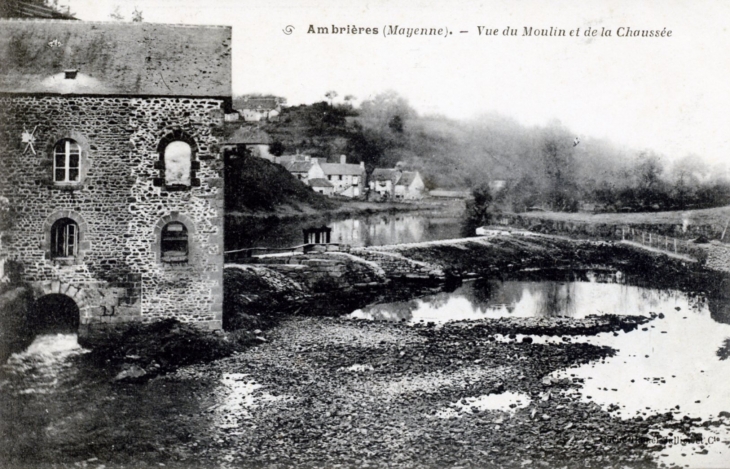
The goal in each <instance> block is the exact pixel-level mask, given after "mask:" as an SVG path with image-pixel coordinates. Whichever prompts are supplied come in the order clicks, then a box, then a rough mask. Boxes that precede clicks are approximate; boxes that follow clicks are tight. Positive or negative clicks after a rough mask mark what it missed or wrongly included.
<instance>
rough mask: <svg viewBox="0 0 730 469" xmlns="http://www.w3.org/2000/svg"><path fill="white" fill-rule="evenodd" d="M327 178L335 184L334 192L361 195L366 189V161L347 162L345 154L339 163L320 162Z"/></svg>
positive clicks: (352, 196) (351, 196)
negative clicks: (357, 162)
mask: <svg viewBox="0 0 730 469" xmlns="http://www.w3.org/2000/svg"><path fill="white" fill-rule="evenodd" d="M320 166H321V167H322V171H324V174H325V176H326V177H327V180H328V181H329V182H330V183H331V184H332V185H333V186H334V190H333V193H334V194H336V195H340V196H343V197H350V198H357V197H361V196H362V195H363V193H364V189H365V163H360V164H350V163H347V157H346V156H345V155H341V156H340V162H339V163H320Z"/></svg>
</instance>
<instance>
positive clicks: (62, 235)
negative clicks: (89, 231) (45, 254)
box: [51, 218, 79, 259]
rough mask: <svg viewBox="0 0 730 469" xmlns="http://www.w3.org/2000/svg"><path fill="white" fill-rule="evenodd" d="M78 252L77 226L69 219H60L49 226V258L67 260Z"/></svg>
mask: <svg viewBox="0 0 730 469" xmlns="http://www.w3.org/2000/svg"><path fill="white" fill-rule="evenodd" d="M78 252H79V225H77V224H76V222H75V221H73V220H71V219H70V218H61V219H60V220H58V221H56V223H54V224H53V226H51V258H52V259H69V258H73V257H76V255H77V254H78Z"/></svg>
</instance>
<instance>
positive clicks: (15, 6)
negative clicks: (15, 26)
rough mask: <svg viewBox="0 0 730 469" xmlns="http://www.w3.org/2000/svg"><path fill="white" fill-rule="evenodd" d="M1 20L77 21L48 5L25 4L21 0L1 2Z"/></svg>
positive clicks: (66, 13)
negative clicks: (45, 19) (41, 19)
mask: <svg viewBox="0 0 730 469" xmlns="http://www.w3.org/2000/svg"><path fill="white" fill-rule="evenodd" d="M0 18H24V19H27V18H47V19H62V20H75V19H77V18H75V17H74V16H73V15H72V14H70V13H68V12H63V11H60V10H57V9H55V8H53V7H49V6H46V5H39V4H37V3H31V2H23V1H20V0H3V1H2V2H0Z"/></svg>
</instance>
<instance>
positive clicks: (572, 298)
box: [350, 272, 704, 323]
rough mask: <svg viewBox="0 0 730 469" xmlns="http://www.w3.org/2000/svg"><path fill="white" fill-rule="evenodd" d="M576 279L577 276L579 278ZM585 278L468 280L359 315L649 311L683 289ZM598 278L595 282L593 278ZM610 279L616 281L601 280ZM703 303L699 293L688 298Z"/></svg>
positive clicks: (413, 318)
mask: <svg viewBox="0 0 730 469" xmlns="http://www.w3.org/2000/svg"><path fill="white" fill-rule="evenodd" d="M574 278H575V277H574ZM578 278H584V279H586V280H584V281H573V280H552V281H531V280H507V281H501V280H494V279H483V280H476V281H471V282H465V283H464V284H463V285H462V286H461V287H459V288H457V289H456V290H455V291H453V292H451V293H438V294H435V295H430V296H426V297H424V298H419V299H415V300H411V301H403V302H393V303H382V304H375V305H370V306H367V307H365V308H362V309H359V310H357V311H355V312H353V313H352V314H351V315H350V316H351V317H353V318H362V319H373V320H388V321H409V322H420V321H424V322H435V323H443V322H446V321H455V320H474V319H487V318H501V317H573V318H583V317H586V316H589V315H594V314H599V315H600V314H618V315H649V313H650V312H652V311H655V310H657V309H658V308H659V307H660V306H661V305H664V304H665V303H667V302H668V301H669V302H671V301H672V300H673V299H674V298H675V297H677V295H679V296H683V297H684V295H683V294H682V293H679V292H677V291H673V290H652V289H647V288H642V287H637V286H633V285H626V284H625V283H618V282H622V281H623V276H621V275H616V273H597V272H590V273H585V274H580V276H579V277H578ZM591 280H592V281H591ZM597 280H603V281H606V280H610V281H612V282H614V283H600V282H598V281H597ZM686 303H687V305H688V307H691V308H693V309H697V308H701V307H702V306H703V305H704V302H703V301H701V300H700V299H699V298H695V299H694V301H689V300H686Z"/></svg>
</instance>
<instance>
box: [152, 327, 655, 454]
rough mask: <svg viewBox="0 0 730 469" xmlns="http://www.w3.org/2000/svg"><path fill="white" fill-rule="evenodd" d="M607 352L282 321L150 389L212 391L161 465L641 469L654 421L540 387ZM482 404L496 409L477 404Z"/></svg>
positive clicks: (450, 332) (451, 332)
mask: <svg viewBox="0 0 730 469" xmlns="http://www.w3.org/2000/svg"><path fill="white" fill-rule="evenodd" d="M623 320H626V321H632V320H634V321H635V320H637V319H636V318H622V321H623ZM647 320H648V319H647V318H638V321H639V322H645V321H647ZM592 321H594V320H593V319H586V320H583V322H585V323H586V324H584V325H585V326H588V325H589V323H591V322H592ZM599 321H600V320H599ZM622 321H616V323H615V325H614V328H613V329H614V330H615V331H616V333H623V332H621V325H622ZM522 322H525V321H524V320H523V321H522ZM578 322H582V321H576V322H575V323H576V324H577V323H578ZM604 324H608V321H606V322H605V323H604ZM531 326H532V327H533V328H534V330H535V331H539V332H540V333H543V334H545V333H550V329H549V328H545V329H544V330H540V323H539V321H534V322H533V324H532V325H531ZM588 329H590V327H582V328H581V329H580V330H581V331H582V332H585V331H586V330H588ZM612 353H613V352H612V351H611V350H610V349H606V348H601V347H596V346H591V345H587V344H571V343H562V344H530V343H523V342H518V341H509V340H507V341H506V342H505V341H499V342H498V341H495V336H494V335H492V334H491V333H490V332H488V331H487V330H485V329H483V328H481V327H478V324H475V325H474V326H470V325H464V324H458V325H447V326H444V327H443V328H434V327H427V326H420V327H419V326H417V327H409V326H406V325H403V324H393V323H377V322H368V321H354V320H344V319H327V318H290V319H287V320H286V321H284V322H283V323H282V324H281V325H280V326H279V327H278V328H276V329H275V330H274V331H272V333H271V334H270V336H269V337H268V342H267V343H265V344H262V345H261V346H258V347H256V348H253V349H250V350H247V351H245V352H243V353H241V354H237V355H235V356H233V357H230V358H227V359H223V360H219V361H217V362H215V363H213V364H210V365H206V366H199V367H190V368H186V369H182V370H180V371H179V372H177V373H174V374H172V375H168V376H166V377H164V378H161V380H162V381H164V382H173V383H181V382H182V383H185V382H196V383H200V382H205V383H208V385H209V386H211V388H210V390H211V393H212V398H211V401H210V403H211V407H210V410H209V412H208V415H207V418H208V422H209V424H210V431H208V432H205V433H201V434H198V435H196V436H195V437H194V441H192V442H190V443H188V444H182V445H176V447H175V448H169V450H170V456H173V454H174V457H173V459H177V460H178V461H179V462H180V463H185V464H189V465H191V466H205V467H207V466H219V467H333V466H336V465H339V466H341V467H368V466H370V467H385V466H388V467H453V466H459V467H480V468H483V467H525V466H528V467H529V466H532V465H535V466H540V465H545V466H548V467H563V466H568V467H578V466H580V467H586V466H587V467H606V466H619V465H626V466H628V467H653V466H654V464H653V462H652V453H653V451H654V450H653V449H652V448H651V447H650V446H649V443H650V442H649V437H648V435H649V433H650V431H651V429H652V427H653V425H654V424H655V423H656V422H657V421H662V420H663V419H664V418H665V417H663V416H660V417H652V418H646V419H645V418H642V417H639V418H634V419H628V420H621V419H617V418H614V417H613V416H611V414H610V412H608V411H605V410H601V409H600V408H599V407H598V406H597V405H595V404H591V403H584V402H582V401H580V400H579V399H577V398H575V396H574V395H573V394H571V393H568V392H567V391H569V390H577V389H579V388H580V382H579V381H580V380H571V379H562V380H555V379H551V378H550V377H549V376H548V375H550V373H552V372H553V371H556V370H560V369H565V368H567V367H570V366H575V365H577V364H580V363H588V362H591V361H594V360H600V359H602V358H605V357H607V356H610V355H611V354H612ZM490 399H492V400H496V401H499V400H503V401H504V403H503V404H502V405H497V406H496V408H492V409H490V408H488V407H490V406H489V405H482V404H480V403H479V402H482V401H484V402H488V401H489V400H490ZM183 422H184V423H187V419H183ZM198 448H205V450H206V451H205V452H200V451H199V450H198Z"/></svg>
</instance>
